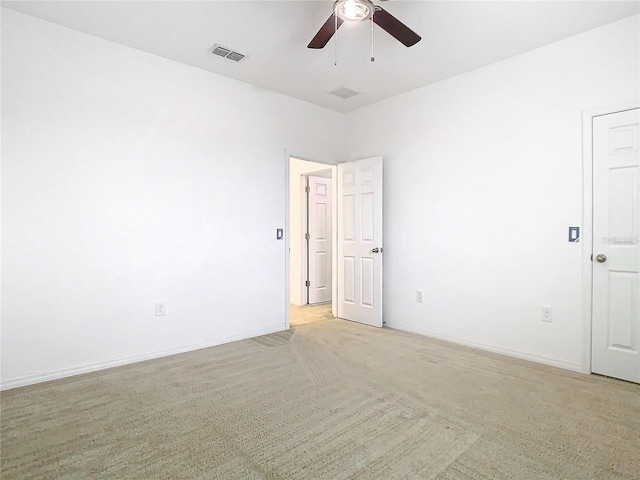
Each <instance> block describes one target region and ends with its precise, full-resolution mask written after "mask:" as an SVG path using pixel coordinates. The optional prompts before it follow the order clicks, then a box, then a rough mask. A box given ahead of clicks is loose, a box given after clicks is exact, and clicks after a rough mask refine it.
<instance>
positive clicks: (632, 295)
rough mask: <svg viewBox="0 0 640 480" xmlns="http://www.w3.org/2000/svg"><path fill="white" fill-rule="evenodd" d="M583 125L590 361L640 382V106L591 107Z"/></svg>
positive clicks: (614, 374)
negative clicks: (599, 109) (609, 109)
mask: <svg viewBox="0 0 640 480" xmlns="http://www.w3.org/2000/svg"><path fill="white" fill-rule="evenodd" d="M584 123H585V125H584V129H585V147H586V148H585V152H586V153H587V154H586V155H585V162H584V163H585V197H587V198H585V227H586V231H587V232H589V236H588V237H587V239H586V240H587V244H586V245H585V253H586V255H588V256H589V259H588V264H587V265H586V266H587V268H585V272H587V273H588V274H589V278H587V279H586V282H585V284H586V286H585V290H587V291H585V296H586V298H588V300H589V305H588V313H589V317H590V318H589V320H590V322H589V325H587V326H588V327H589V328H588V330H589V333H590V337H591V338H590V339H589V340H590V341H589V342H588V343H587V342H586V341H585V345H586V347H587V348H585V350H589V354H590V355H589V358H588V359H586V362H587V363H586V364H588V365H589V369H588V370H589V372H593V373H598V374H602V375H606V376H610V377H615V378H619V379H622V380H627V381H632V382H636V383H640V238H639V236H640V191H639V190H640V158H639V143H640V132H639V125H640V110H639V109H638V108H637V105H636V106H635V108H618V109H614V110H613V111H606V110H605V111H597V112H591V113H589V114H588V115H587V118H585V122H584ZM585 262H586V259H585Z"/></svg>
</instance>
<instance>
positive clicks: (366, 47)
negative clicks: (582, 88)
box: [2, 0, 640, 112]
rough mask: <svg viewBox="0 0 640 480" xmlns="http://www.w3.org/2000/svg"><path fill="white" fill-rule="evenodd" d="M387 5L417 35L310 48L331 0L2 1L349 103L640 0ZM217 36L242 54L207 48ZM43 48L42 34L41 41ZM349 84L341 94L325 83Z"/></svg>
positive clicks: (262, 83) (270, 85) (537, 40)
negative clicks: (410, 40)
mask: <svg viewBox="0 0 640 480" xmlns="http://www.w3.org/2000/svg"><path fill="white" fill-rule="evenodd" d="M375 3H377V4H379V5H381V6H382V7H383V8H384V9H386V10H388V11H389V12H390V13H392V14H393V15H394V16H396V17H397V18H398V19H400V20H402V21H403V22H404V23H406V24H407V25H408V26H409V27H410V28H411V29H413V30H415V31H416V32H417V33H418V34H420V35H421V36H422V41H420V42H419V43H418V44H417V45H415V46H413V47H410V48H407V47H405V46H403V45H402V44H401V43H399V42H398V41H397V40H395V39H394V38H392V37H391V36H389V35H388V34H387V33H386V32H384V31H383V30H381V29H380V28H378V27H377V26H376V27H375V30H374V31H375V57H376V61H375V62H371V61H370V57H371V43H370V35H371V32H370V23H369V22H365V23H360V24H355V25H347V24H345V25H343V26H342V27H341V28H340V30H339V32H338V44H337V58H338V65H337V66H335V65H334V57H335V54H336V48H335V45H336V44H335V41H334V40H335V38H334V39H332V40H331V41H330V42H329V44H328V45H327V46H326V47H325V48H324V49H323V50H310V49H308V48H306V46H307V44H308V43H309V41H310V40H311V38H312V37H313V36H314V35H315V33H316V32H317V31H318V29H319V28H320V26H321V25H322V24H323V23H324V22H325V21H326V19H327V18H328V17H329V15H330V14H331V12H332V1H331V0H323V1H306V0H305V1H263V0H260V1H238V0H236V1H199V2H196V1H148V0H147V1H135V2H134V1H3V2H2V5H3V6H5V7H7V8H10V9H13V10H17V11H20V12H23V13H27V14H29V15H33V16H35V17H39V18H42V19H45V20H49V21H51V22H55V23H58V24H61V25H64V26H67V27H71V28H74V29H76V30H80V31H82V32H86V33H89V34H92V35H95V36H98V37H102V38H106V39H109V40H112V41H114V42H117V43H120V44H123V45H127V46H130V47H133V48H137V49H139V50H143V51H145V52H149V53H153V54H156V55H160V56H162V57H166V58H169V59H172V60H176V61H178V62H182V63H185V64H188V65H192V66H194V67H198V68H202V69H205V70H209V71H211V72H216V73H219V74H221V75H225V76H227V77H231V78H235V79H237V80H241V81H244V82H247V83H250V84H253V85H257V86H259V87H263V88H267V89H270V90H274V91H277V92H280V93H283V94H285V95H289V96H292V97H295V98H299V99H302V100H306V101H308V102H311V103H314V104H316V105H321V106H324V107H327V108H330V109H333V110H337V111H341V112H347V111H351V110H355V109H357V108H360V107H362V106H365V105H369V104H371V103H375V102H377V101H380V100H383V99H385V98H389V97H392V96H394V95H397V94H399V93H403V92H407V91H409V90H413V89H415V88H418V87H421V86H424V85H427V84H430V83H434V82H437V81H439V80H443V79H445V78H448V77H452V76H454V75H458V74H460V73H463V72H466V71H469V70H472V69H474V68H478V67H480V66H483V65H487V64H489V63H493V62H496V61H498V60H502V59H505V58H508V57H511V56H514V55H518V54H520V53H523V52H526V51H528V50H532V49H534V48H537V47H540V46H543V45H546V44H549V43H552V42H555V41H557V40H560V39H563V38H566V37H569V36H571V35H575V34H577V33H581V32H584V31H587V30H590V29H592V28H596V27H598V26H601V25H604V24H607V23H611V22H614V21H616V20H620V19H622V18H625V17H628V16H631V15H634V14H637V13H638V12H639V10H640V9H639V5H640V2H639V1H637V0H636V1H611V0H605V1H576V0H570V1H533V2H531V1H515V0H514V1H400V0H392V1H388V2H379V1H376V2H375ZM215 43H220V44H222V45H225V46H227V47H230V48H231V49H233V50H236V51H238V52H240V53H243V54H245V55H247V58H245V59H244V60H243V61H242V62H240V63H234V62H231V61H229V60H226V59H223V58H219V57H216V56H214V55H212V54H211V53H210V52H209V50H210V48H211V47H212V46H213V45H214V44H215ZM44 48H46V46H44ZM341 86H344V87H348V88H350V89H352V90H355V91H357V92H361V93H360V95H357V96H355V97H352V98H350V99H347V100H344V99H341V98H338V97H334V96H332V95H329V94H328V93H327V92H329V91H331V90H334V89H336V88H337V87H341Z"/></svg>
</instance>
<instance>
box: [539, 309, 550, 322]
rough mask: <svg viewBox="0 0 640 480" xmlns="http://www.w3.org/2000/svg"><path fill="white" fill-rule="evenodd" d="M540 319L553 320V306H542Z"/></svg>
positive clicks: (544, 320)
mask: <svg viewBox="0 0 640 480" xmlns="http://www.w3.org/2000/svg"><path fill="white" fill-rule="evenodd" d="M540 319H541V320H542V321H543V322H550V321H551V307H540Z"/></svg>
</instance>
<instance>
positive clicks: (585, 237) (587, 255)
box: [580, 98, 640, 374]
mask: <svg viewBox="0 0 640 480" xmlns="http://www.w3.org/2000/svg"><path fill="white" fill-rule="evenodd" d="M639 107H640V98H636V99H633V100H629V101H627V102H621V103H616V104H611V105H604V106H601V107H595V108H590V109H586V110H583V111H582V233H581V234H580V242H581V243H582V373H586V374H590V373H591V341H592V334H591V329H592V322H593V311H592V308H593V303H592V295H593V262H592V261H591V254H592V253H593V119H594V117H599V116H602V115H609V114H612V113H620V112H625V111H627V110H633V109H634V108H639Z"/></svg>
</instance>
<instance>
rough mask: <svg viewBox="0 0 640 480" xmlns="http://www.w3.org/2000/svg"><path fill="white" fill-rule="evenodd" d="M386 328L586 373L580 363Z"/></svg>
mask: <svg viewBox="0 0 640 480" xmlns="http://www.w3.org/2000/svg"><path fill="white" fill-rule="evenodd" d="M385 327H388V328H392V329H394V330H401V331H403V332H409V333H415V334H418V335H423V336H425V337H431V338H435V339H438V340H443V341H445V342H450V343H456V344H458V345H464V346H466V347H472V348H477V349H479V350H485V351H487V352H492V353H499V354H501V355H506V356H508V357H514V358H519V359H521V360H528V361H530V362H535V363H541V364H543V365H549V366H551V367H557V368H562V369H564V370H571V371H572V372H578V373H584V371H583V368H582V364H580V363H579V362H569V361H567V360H561V359H558V358H552V357H545V356H542V355H535V354H532V353H526V352H519V351H516V350H509V349H507V348H502V347H496V346H493V345H485V344H482V343H477V342H470V341H468V340H464V339H462V338H457V337H450V336H447V335H439V334H436V333H433V332H429V331H427V330H422V329H417V328H412V327H407V326H406V325H402V324H400V323H396V322H388V323H385Z"/></svg>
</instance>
